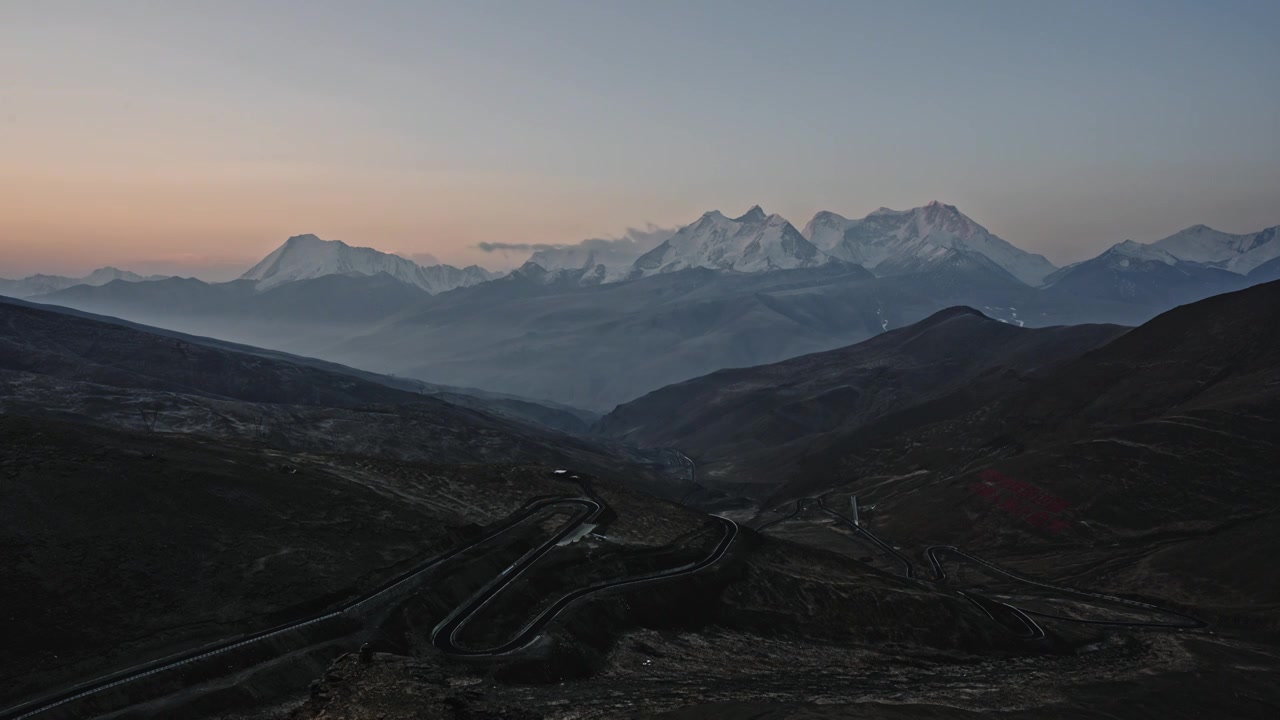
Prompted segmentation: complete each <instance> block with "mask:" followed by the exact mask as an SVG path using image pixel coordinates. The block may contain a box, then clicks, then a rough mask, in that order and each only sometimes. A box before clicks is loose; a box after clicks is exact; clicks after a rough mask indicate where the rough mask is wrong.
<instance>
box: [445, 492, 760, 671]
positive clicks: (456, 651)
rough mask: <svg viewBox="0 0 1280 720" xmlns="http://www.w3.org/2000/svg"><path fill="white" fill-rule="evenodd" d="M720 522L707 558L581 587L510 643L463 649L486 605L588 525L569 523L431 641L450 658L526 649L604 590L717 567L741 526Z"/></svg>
mask: <svg viewBox="0 0 1280 720" xmlns="http://www.w3.org/2000/svg"><path fill="white" fill-rule="evenodd" d="M713 517H715V519H716V520H718V521H719V522H720V523H721V526H722V529H723V534H722V535H721V538H720V541H719V542H718V543H717V544H716V546H715V548H713V549H712V551H711V552H710V553H708V554H707V556H706V557H705V558H703V559H701V560H697V561H695V562H692V563H687V564H685V565H681V566H679V567H675V568H670V569H667V570H660V571H658V572H653V573H647V574H644V575H638V576H636V577H631V578H625V579H622V580H614V581H610V582H604V583H598V584H596V585H591V586H589V587H585V588H579V589H577V590H574V591H572V592H570V593H567V594H565V595H563V596H562V597H560V599H559V600H556V602H554V603H552V604H551V605H550V606H549V607H547V608H546V609H545V610H543V611H542V612H540V613H538V615H537V616H536V617H534V618H533V619H532V620H530V621H529V622H528V623H527V624H526V625H525V626H524V627H523V628H521V629H520V631H519V632H517V633H516V635H515V637H513V638H512V639H510V640H508V641H507V642H505V643H503V644H501V645H498V646H496V647H492V648H486V649H473V648H467V647H463V646H462V645H460V644H459V642H458V634H459V633H461V632H462V630H463V629H464V628H465V627H466V626H467V625H468V624H469V623H470V622H471V619H472V618H473V617H474V616H475V614H476V613H478V612H480V610H482V609H483V608H484V607H485V605H487V604H488V603H489V602H491V601H492V600H493V599H494V598H495V597H497V596H498V595H499V594H501V593H502V591H503V590H505V589H506V588H507V587H509V586H510V585H511V584H512V583H513V582H515V581H516V580H517V579H518V578H519V577H520V575H521V574H522V573H524V572H525V571H526V570H528V569H529V568H530V567H532V566H533V565H534V564H535V563H537V561H538V559H539V558H541V557H542V556H543V555H545V554H546V553H547V552H549V551H550V550H551V548H552V547H554V546H555V543H556V542H557V538H559V537H562V536H564V535H566V534H568V533H569V532H572V529H573V528H574V527H576V526H577V525H579V524H581V523H582V522H585V519H580V520H578V521H576V522H571V523H569V524H568V525H567V526H566V528H565V529H563V530H561V532H559V533H557V534H556V536H555V537H553V538H552V539H550V540H548V541H547V542H545V543H543V544H542V545H541V546H540V547H538V548H536V549H535V550H533V551H532V552H531V553H529V554H528V555H526V556H525V557H523V558H521V559H520V560H517V561H516V562H515V563H514V564H512V565H511V567H509V568H507V570H506V571H504V572H503V573H502V574H501V575H499V576H498V577H497V578H495V579H494V581H492V582H491V583H489V584H488V585H486V586H485V587H484V588H482V589H481V590H480V591H479V592H477V593H476V594H475V595H474V596H472V597H471V598H470V599H469V600H467V601H466V602H465V603H463V604H462V605H461V606H459V607H458V608H457V609H456V610H454V611H453V612H452V613H450V615H449V616H448V617H446V618H445V619H444V621H442V622H441V623H440V624H439V625H437V626H436V628H435V630H434V631H433V632H432V635H431V641H432V644H434V645H435V646H436V647H437V648H438V649H440V650H441V651H443V652H446V653H449V654H450V655H463V656H469V657H492V656H496V655H504V654H507V653H511V652H515V651H517V650H520V649H523V648H525V647H527V646H528V645H529V644H531V643H532V642H533V641H534V640H536V639H537V637H538V635H539V634H540V633H541V632H542V630H543V628H545V627H546V626H547V624H549V623H550V622H551V621H552V620H554V619H555V618H556V616H557V615H559V614H560V613H562V612H564V611H565V610H566V609H567V608H568V607H569V606H570V605H572V604H573V603H575V602H577V601H578V600H581V599H582V598H585V597H587V596H589V595H594V594H596V593H599V592H603V591H605V590H614V589H617V588H621V587H627V586H631V585H640V584H643V583H650V582H656V581H659V580H667V579H670V578H674V577H680V576H682V575H691V574H693V573H697V572H700V571H702V570H705V569H706V568H708V567H710V566H712V565H714V564H716V563H717V562H719V561H720V560H721V558H723V557H724V556H725V554H726V553H727V552H728V551H729V547H730V546H731V545H732V544H733V541H734V539H736V538H737V536H738V524H737V523H736V522H734V521H733V520H730V519H728V518H723V517H719V516H713Z"/></svg>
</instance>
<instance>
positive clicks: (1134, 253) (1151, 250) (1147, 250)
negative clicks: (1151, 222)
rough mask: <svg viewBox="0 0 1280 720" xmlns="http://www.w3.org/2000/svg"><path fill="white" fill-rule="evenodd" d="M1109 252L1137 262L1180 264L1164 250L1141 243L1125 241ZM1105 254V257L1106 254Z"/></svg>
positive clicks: (1114, 246)
mask: <svg viewBox="0 0 1280 720" xmlns="http://www.w3.org/2000/svg"><path fill="white" fill-rule="evenodd" d="M1107 252H1109V253H1114V254H1116V255H1123V256H1124V257H1126V258H1133V259H1135V260H1148V261H1154V262H1162V263H1164V264H1165V265H1177V264H1178V258H1176V257H1174V256H1173V255H1171V254H1169V253H1167V252H1165V251H1164V250H1161V249H1160V248H1158V247H1156V246H1154V245H1143V244H1142V243H1140V242H1134V241H1132V240H1125V241H1124V242H1121V243H1116V244H1115V245H1112V246H1111V248H1110V249H1109V250H1107ZM1103 254H1104V255H1105V254H1106V253H1103Z"/></svg>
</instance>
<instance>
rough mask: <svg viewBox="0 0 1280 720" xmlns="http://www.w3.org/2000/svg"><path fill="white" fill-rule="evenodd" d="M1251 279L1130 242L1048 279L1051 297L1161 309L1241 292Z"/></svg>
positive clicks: (1063, 269) (1067, 268)
mask: <svg viewBox="0 0 1280 720" xmlns="http://www.w3.org/2000/svg"><path fill="white" fill-rule="evenodd" d="M1247 284H1248V283H1247V281H1246V280H1245V278H1244V277H1243V276H1241V275H1239V274H1237V273H1232V272H1228V271H1227V270H1224V269H1222V268H1218V267H1214V266H1212V265H1207V264H1204V263H1200V262H1190V261H1187V260H1183V259H1180V258H1178V257H1177V256H1175V255H1174V254H1173V253H1170V252H1168V251H1166V250H1165V249H1163V248H1161V247H1159V243H1155V244H1152V245H1145V244H1143V243H1139V242H1134V241H1132V240H1125V241H1124V242H1122V243H1117V244H1116V245H1113V246H1112V247H1110V248H1108V249H1107V250H1106V251H1104V252H1103V253H1102V254H1100V255H1098V256H1097V257H1095V258H1092V259H1090V260H1085V261H1083V262H1078V263H1074V264H1071V265H1068V266H1066V267H1064V268H1062V269H1061V270H1058V271H1056V272H1054V273H1052V274H1050V275H1049V276H1048V277H1046V278H1045V281H1044V287H1045V290H1046V291H1047V292H1048V293H1049V294H1050V296H1051V297H1056V298H1061V299H1063V300H1068V299H1070V298H1073V297H1089V298H1092V299H1095V300H1109V301H1115V302H1123V303H1136V304H1142V305H1151V306H1158V307H1172V306H1174V305H1180V304H1183V303H1187V302H1194V301H1196V300H1200V299H1202V298H1205V297H1208V296H1209V295H1215V294H1218V293H1224V292H1230V291H1232V290H1238V289H1240V288H1243V287H1245V286H1246V285H1247Z"/></svg>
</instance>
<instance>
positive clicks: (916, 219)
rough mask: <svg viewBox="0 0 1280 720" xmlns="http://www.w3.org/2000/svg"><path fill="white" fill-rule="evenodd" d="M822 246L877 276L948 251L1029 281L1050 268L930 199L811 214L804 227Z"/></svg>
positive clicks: (910, 267)
mask: <svg viewBox="0 0 1280 720" xmlns="http://www.w3.org/2000/svg"><path fill="white" fill-rule="evenodd" d="M805 237H807V238H808V239H809V240H810V241H811V242H813V244H814V245H816V246H817V247H818V248H819V249H820V250H822V251H824V252H826V253H828V254H830V255H833V256H835V257H838V258H840V259H843V260H848V261H850V262H855V263H858V264H859V265H862V266H863V267H865V268H867V269H869V270H873V271H875V273H876V274H877V275H893V274H901V273H903V272H918V271H919V269H920V267H921V262H926V263H927V262H928V261H930V260H932V259H940V258H943V257H945V256H946V251H947V250H957V251H961V252H968V253H977V254H979V255H982V256H984V257H986V258H987V259H988V260H991V261H992V262H994V263H995V264H996V265H999V266H1000V267H1001V268H1004V269H1005V270H1006V271H1008V272H1009V273H1010V274H1012V275H1013V276H1014V277H1016V278H1018V279H1019V280H1021V281H1022V282H1024V283H1027V284H1028V285H1038V284H1039V283H1040V282H1041V281H1042V280H1043V279H1044V277H1045V276H1046V275H1048V274H1049V273H1051V272H1053V270H1054V266H1053V264H1052V263H1050V262H1049V261H1048V260H1046V259H1045V258H1044V257H1043V256H1041V255H1035V254H1032V253H1028V252H1026V251H1024V250H1021V249H1019V248H1017V247H1015V246H1013V245H1011V244H1009V243H1008V242H1005V241H1004V240H1002V239H1000V238H999V237H996V236H995V235H993V234H991V233H990V232H989V231H988V230H987V229H986V228H984V227H982V226H981V225H979V224H978V223H976V222H974V221H973V220H972V219H971V218H969V217H968V216H967V215H965V214H964V213H962V212H960V211H959V210H958V209H957V208H956V207H955V206H954V205H947V204H945V203H942V202H939V201H937V200H934V201H932V202H930V203H928V204H927V205H923V206H921V207H918V208H912V209H911V210H891V209H889V208H884V207H882V208H880V209H879V210H876V211H875V212H872V213H870V214H869V215H867V216H866V217H865V218H862V219H849V218H845V217H842V216H841V215H838V214H836V213H833V212H829V211H823V212H820V213H818V214H817V215H814V217H813V219H812V220H810V221H809V224H808V225H806V226H805Z"/></svg>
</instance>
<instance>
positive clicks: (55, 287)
mask: <svg viewBox="0 0 1280 720" xmlns="http://www.w3.org/2000/svg"><path fill="white" fill-rule="evenodd" d="M165 277H167V276H166V275H147V276H143V275H139V274H137V273H133V272H129V271H128V270H120V269H118V268H114V267H103V268H98V269H97V270H94V271H93V272H91V273H89V274H88V275H86V276H84V277H80V278H72V277H64V276H62V275H31V276H30V277H25V278H22V279H21V280H5V279H3V278H0V295H7V296H9V297H15V298H29V297H35V296H36V295H45V294H48V293H52V292H57V291H59V290H66V289H67V288H69V287H75V286H76V285H92V286H94V287H99V286H102V285H106V284H107V283H109V282H111V281H113V280H123V281H125V282H147V281H151V280H163V279H164V278H165Z"/></svg>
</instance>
